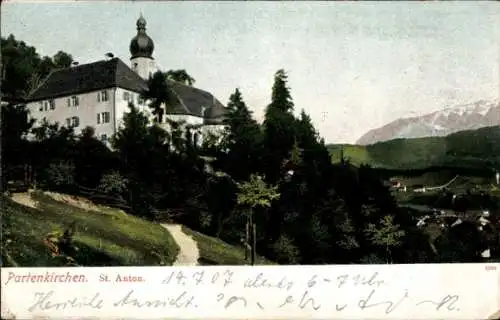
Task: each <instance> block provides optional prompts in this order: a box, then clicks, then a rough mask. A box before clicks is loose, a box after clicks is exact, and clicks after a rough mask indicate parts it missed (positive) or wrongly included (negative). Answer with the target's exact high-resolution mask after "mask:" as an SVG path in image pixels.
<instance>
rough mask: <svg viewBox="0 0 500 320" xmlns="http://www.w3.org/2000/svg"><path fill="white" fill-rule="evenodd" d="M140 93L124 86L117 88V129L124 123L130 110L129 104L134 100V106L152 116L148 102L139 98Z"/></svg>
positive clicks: (115, 124)
mask: <svg viewBox="0 0 500 320" xmlns="http://www.w3.org/2000/svg"><path fill="white" fill-rule="evenodd" d="M139 97H140V95H139V93H137V92H133V91H129V90H126V89H122V88H116V91H115V95H114V99H115V115H114V117H113V119H114V127H115V129H116V130H118V129H119V128H120V126H122V125H123V116H124V115H125V113H126V112H128V111H129V108H128V104H129V102H133V103H134V106H135V107H136V108H138V109H139V110H140V111H142V112H144V114H146V115H147V116H148V117H150V118H151V117H152V114H151V112H150V110H149V108H148V106H147V104H146V102H143V101H141V100H140V99H139Z"/></svg>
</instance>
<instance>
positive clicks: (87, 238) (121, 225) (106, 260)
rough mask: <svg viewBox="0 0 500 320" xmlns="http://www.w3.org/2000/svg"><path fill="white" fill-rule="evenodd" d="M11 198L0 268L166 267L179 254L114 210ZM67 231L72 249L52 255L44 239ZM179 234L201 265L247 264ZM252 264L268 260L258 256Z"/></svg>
mask: <svg viewBox="0 0 500 320" xmlns="http://www.w3.org/2000/svg"><path fill="white" fill-rule="evenodd" d="M13 197H15V198H16V201H13V200H12V199H11V198H9V197H6V196H1V198H0V201H1V202H2V203H1V206H2V210H3V216H2V266H4V267H43V266H49V267H50V266H65V265H77V266H155V265H172V264H173V262H174V261H175V259H176V258H177V255H178V253H179V246H178V245H177V243H176V242H175V239H174V238H173V237H172V235H171V234H170V233H169V232H168V231H167V230H166V229H165V228H163V227H162V226H160V225H159V224H157V223H153V222H150V221H147V220H144V219H140V218H137V217H134V216H132V215H129V214H127V213H125V212H123V211H121V210H119V209H114V208H109V207H104V206H97V205H95V204H92V203H91V202H90V201H88V200H86V199H85V198H81V197H73V196H69V195H61V194H51V196H49V195H47V194H46V193H42V192H34V193H30V194H28V193H18V194H14V195H13ZM69 200H71V201H69ZM21 203H22V204H21ZM71 228H73V230H74V233H73V237H72V240H73V245H72V248H74V250H73V251H72V253H71V254H67V252H63V250H60V251H59V253H60V254H54V252H55V251H54V248H55V247H54V246H52V245H51V243H56V242H47V241H46V240H47V239H59V240H60V239H61V236H62V235H63V234H64V232H65V231H66V230H69V229H71ZM185 231H187V233H188V234H189V235H193V236H194V240H195V241H197V243H198V246H199V249H200V261H199V262H200V263H201V264H210V265H218V264H225V265H243V264H247V263H248V262H247V261H245V256H244V252H243V250H242V248H240V247H237V246H233V245H230V244H228V243H225V242H223V241H222V240H220V239H216V238H213V237H209V236H206V235H203V234H201V233H198V232H195V231H191V230H189V229H188V228H185ZM60 248H62V247H61V246H60ZM257 263H258V264H270V263H271V262H269V261H267V260H265V259H263V258H261V257H258V259H257Z"/></svg>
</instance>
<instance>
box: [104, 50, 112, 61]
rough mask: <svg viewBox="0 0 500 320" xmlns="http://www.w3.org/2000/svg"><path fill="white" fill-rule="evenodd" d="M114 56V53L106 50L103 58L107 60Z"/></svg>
mask: <svg viewBox="0 0 500 320" xmlns="http://www.w3.org/2000/svg"><path fill="white" fill-rule="evenodd" d="M114 57H115V55H114V54H113V53H111V52H108V53H106V54H105V55H104V59H105V60H106V61H109V60H111V59H113V58H114Z"/></svg>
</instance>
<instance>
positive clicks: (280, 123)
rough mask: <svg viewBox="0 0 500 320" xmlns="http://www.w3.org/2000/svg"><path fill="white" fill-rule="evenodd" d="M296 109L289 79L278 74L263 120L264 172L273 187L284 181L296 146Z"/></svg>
mask: <svg viewBox="0 0 500 320" xmlns="http://www.w3.org/2000/svg"><path fill="white" fill-rule="evenodd" d="M293 106H294V104H293V101H292V98H291V94H290V89H289V88H288V87H287V75H286V73H285V71H284V70H278V71H277V72H276V74H275V76H274V85H273V89H272V100H271V103H270V104H269V105H268V106H267V109H266V115H265V120H264V147H265V159H264V166H265V168H264V172H265V176H266V179H267V180H268V181H269V182H270V183H273V184H274V183H277V182H278V181H279V180H281V178H282V177H283V175H284V173H285V172H284V168H283V167H282V164H283V161H285V160H286V159H287V158H288V156H289V154H290V151H291V150H292V147H293V144H294V142H295V126H294V124H295V117H294V116H293V113H292V111H293Z"/></svg>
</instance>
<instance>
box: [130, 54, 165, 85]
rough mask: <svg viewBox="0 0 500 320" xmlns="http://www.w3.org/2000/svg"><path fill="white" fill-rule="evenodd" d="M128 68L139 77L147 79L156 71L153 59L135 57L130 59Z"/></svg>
mask: <svg viewBox="0 0 500 320" xmlns="http://www.w3.org/2000/svg"><path fill="white" fill-rule="evenodd" d="M130 68H131V69H132V70H133V71H135V72H136V73H137V74H138V75H139V76H140V77H141V78H143V79H146V80H147V79H148V78H149V76H150V75H152V74H154V73H155V72H156V71H158V68H157V66H156V62H155V60H154V59H150V58H145V57H137V58H134V59H131V60H130Z"/></svg>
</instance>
